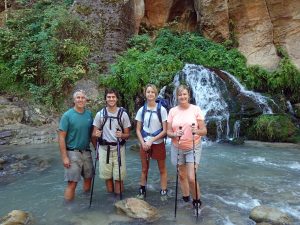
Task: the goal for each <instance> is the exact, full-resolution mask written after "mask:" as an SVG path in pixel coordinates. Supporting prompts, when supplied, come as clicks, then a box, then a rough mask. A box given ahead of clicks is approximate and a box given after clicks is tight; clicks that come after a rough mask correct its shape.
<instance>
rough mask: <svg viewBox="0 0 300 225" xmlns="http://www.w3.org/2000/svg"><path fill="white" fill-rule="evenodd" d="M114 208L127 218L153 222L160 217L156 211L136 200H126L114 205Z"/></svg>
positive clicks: (143, 202) (145, 203)
mask: <svg viewBox="0 0 300 225" xmlns="http://www.w3.org/2000/svg"><path fill="white" fill-rule="evenodd" d="M115 207H116V208H117V209H118V210H119V211H121V212H123V213H125V214H126V215H127V216H129V217H132V218H136V219H144V220H146V221H148V222H153V221H155V220H157V219H159V218H160V217H161V215H160V214H159V212H158V210H157V209H156V208H155V207H153V206H151V205H149V204H148V203H147V202H145V201H143V200H140V199H137V198H127V199H124V200H121V201H118V202H116V203H115Z"/></svg>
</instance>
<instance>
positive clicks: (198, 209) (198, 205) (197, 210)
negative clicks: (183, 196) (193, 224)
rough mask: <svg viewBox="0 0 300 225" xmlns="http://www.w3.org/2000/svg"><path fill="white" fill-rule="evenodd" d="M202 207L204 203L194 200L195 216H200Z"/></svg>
mask: <svg viewBox="0 0 300 225" xmlns="http://www.w3.org/2000/svg"><path fill="white" fill-rule="evenodd" d="M201 205H202V202H201V201H200V199H199V200H193V209H194V215H195V216H197V213H198V215H200V213H201V210H202V209H201Z"/></svg>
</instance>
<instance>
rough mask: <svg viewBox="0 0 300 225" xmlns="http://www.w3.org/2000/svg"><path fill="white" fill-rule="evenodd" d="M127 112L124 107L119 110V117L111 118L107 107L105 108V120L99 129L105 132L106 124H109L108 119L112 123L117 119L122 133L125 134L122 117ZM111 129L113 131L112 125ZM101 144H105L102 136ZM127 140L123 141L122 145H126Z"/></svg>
mask: <svg viewBox="0 0 300 225" xmlns="http://www.w3.org/2000/svg"><path fill="white" fill-rule="evenodd" d="M124 112H126V110H125V109H124V108H123V107H120V108H119V110H118V114H117V116H109V115H108V113H107V109H106V107H104V108H103V118H104V120H103V121H102V123H101V124H100V127H99V129H100V130H103V127H104V125H105V123H106V122H107V120H108V119H110V123H111V119H117V121H118V124H119V126H120V127H121V130H122V132H124V126H123V123H122V115H123V113H124ZM110 129H111V124H110ZM99 141H100V143H104V142H105V141H104V140H103V139H102V135H101V137H100V138H99ZM125 142H126V140H125V139H122V141H121V145H123V144H125Z"/></svg>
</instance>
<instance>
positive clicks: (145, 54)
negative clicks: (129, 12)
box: [100, 29, 300, 110]
mask: <svg viewBox="0 0 300 225" xmlns="http://www.w3.org/2000/svg"><path fill="white" fill-rule="evenodd" d="M155 37H156V38H155V39H153V38H151V37H150V36H149V35H147V34H143V35H138V36H135V37H133V38H132V39H131V40H130V41H129V42H128V43H129V47H130V48H129V49H128V50H127V51H126V52H124V53H123V54H122V55H121V56H120V57H119V58H118V59H117V61H116V63H115V64H114V65H112V67H111V74H110V76H102V78H101V80H100V83H101V84H102V85H104V86H110V87H114V88H116V89H118V90H119V91H120V92H121V96H123V104H124V105H125V106H128V108H129V109H130V110H133V108H134V107H133V106H134V103H133V101H132V99H134V98H135V97H136V96H137V95H141V93H142V87H143V86H145V85H146V84H147V83H148V82H152V83H154V84H156V85H157V86H158V87H162V86H164V85H168V84H169V82H170V81H171V80H172V79H173V77H174V75H175V74H176V73H177V72H178V71H179V70H181V69H182V67H183V66H184V64H185V63H194V64H200V65H203V66H206V67H212V68H217V69H222V70H225V71H227V72H229V73H231V74H233V75H234V76H236V77H238V78H239V80H240V81H241V82H242V83H243V84H244V85H246V86H247V87H248V88H250V89H254V90H257V91H260V92H268V93H269V94H271V95H272V94H274V93H277V92H284V93H285V94H286V96H288V98H289V99H293V100H294V101H300V92H299V91H297V90H298V86H299V82H300V75H299V70H297V69H296V67H295V66H294V65H293V64H292V63H291V61H290V60H289V59H288V58H286V56H287V54H283V53H282V55H283V56H284V58H283V59H282V61H281V63H280V65H279V68H278V70H276V71H274V72H269V71H267V70H265V69H263V68H261V67H259V66H250V67H248V66H247V61H246V58H245V57H244V56H243V55H242V54H241V53H240V52H239V51H238V50H237V49H234V48H228V45H227V44H226V45H225V46H224V45H221V44H217V43H214V42H212V41H209V40H207V39H205V38H204V37H202V36H200V35H199V34H196V33H188V32H187V33H176V32H172V31H170V30H168V29H162V30H160V31H158V32H157V33H156V34H155Z"/></svg>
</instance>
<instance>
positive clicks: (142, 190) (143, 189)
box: [140, 185, 146, 193]
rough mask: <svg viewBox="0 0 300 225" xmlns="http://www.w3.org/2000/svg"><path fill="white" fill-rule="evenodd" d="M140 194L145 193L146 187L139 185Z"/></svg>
mask: <svg viewBox="0 0 300 225" xmlns="http://www.w3.org/2000/svg"><path fill="white" fill-rule="evenodd" d="M140 192H141V193H145V192H146V187H145V186H143V185H141V186H140Z"/></svg>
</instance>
